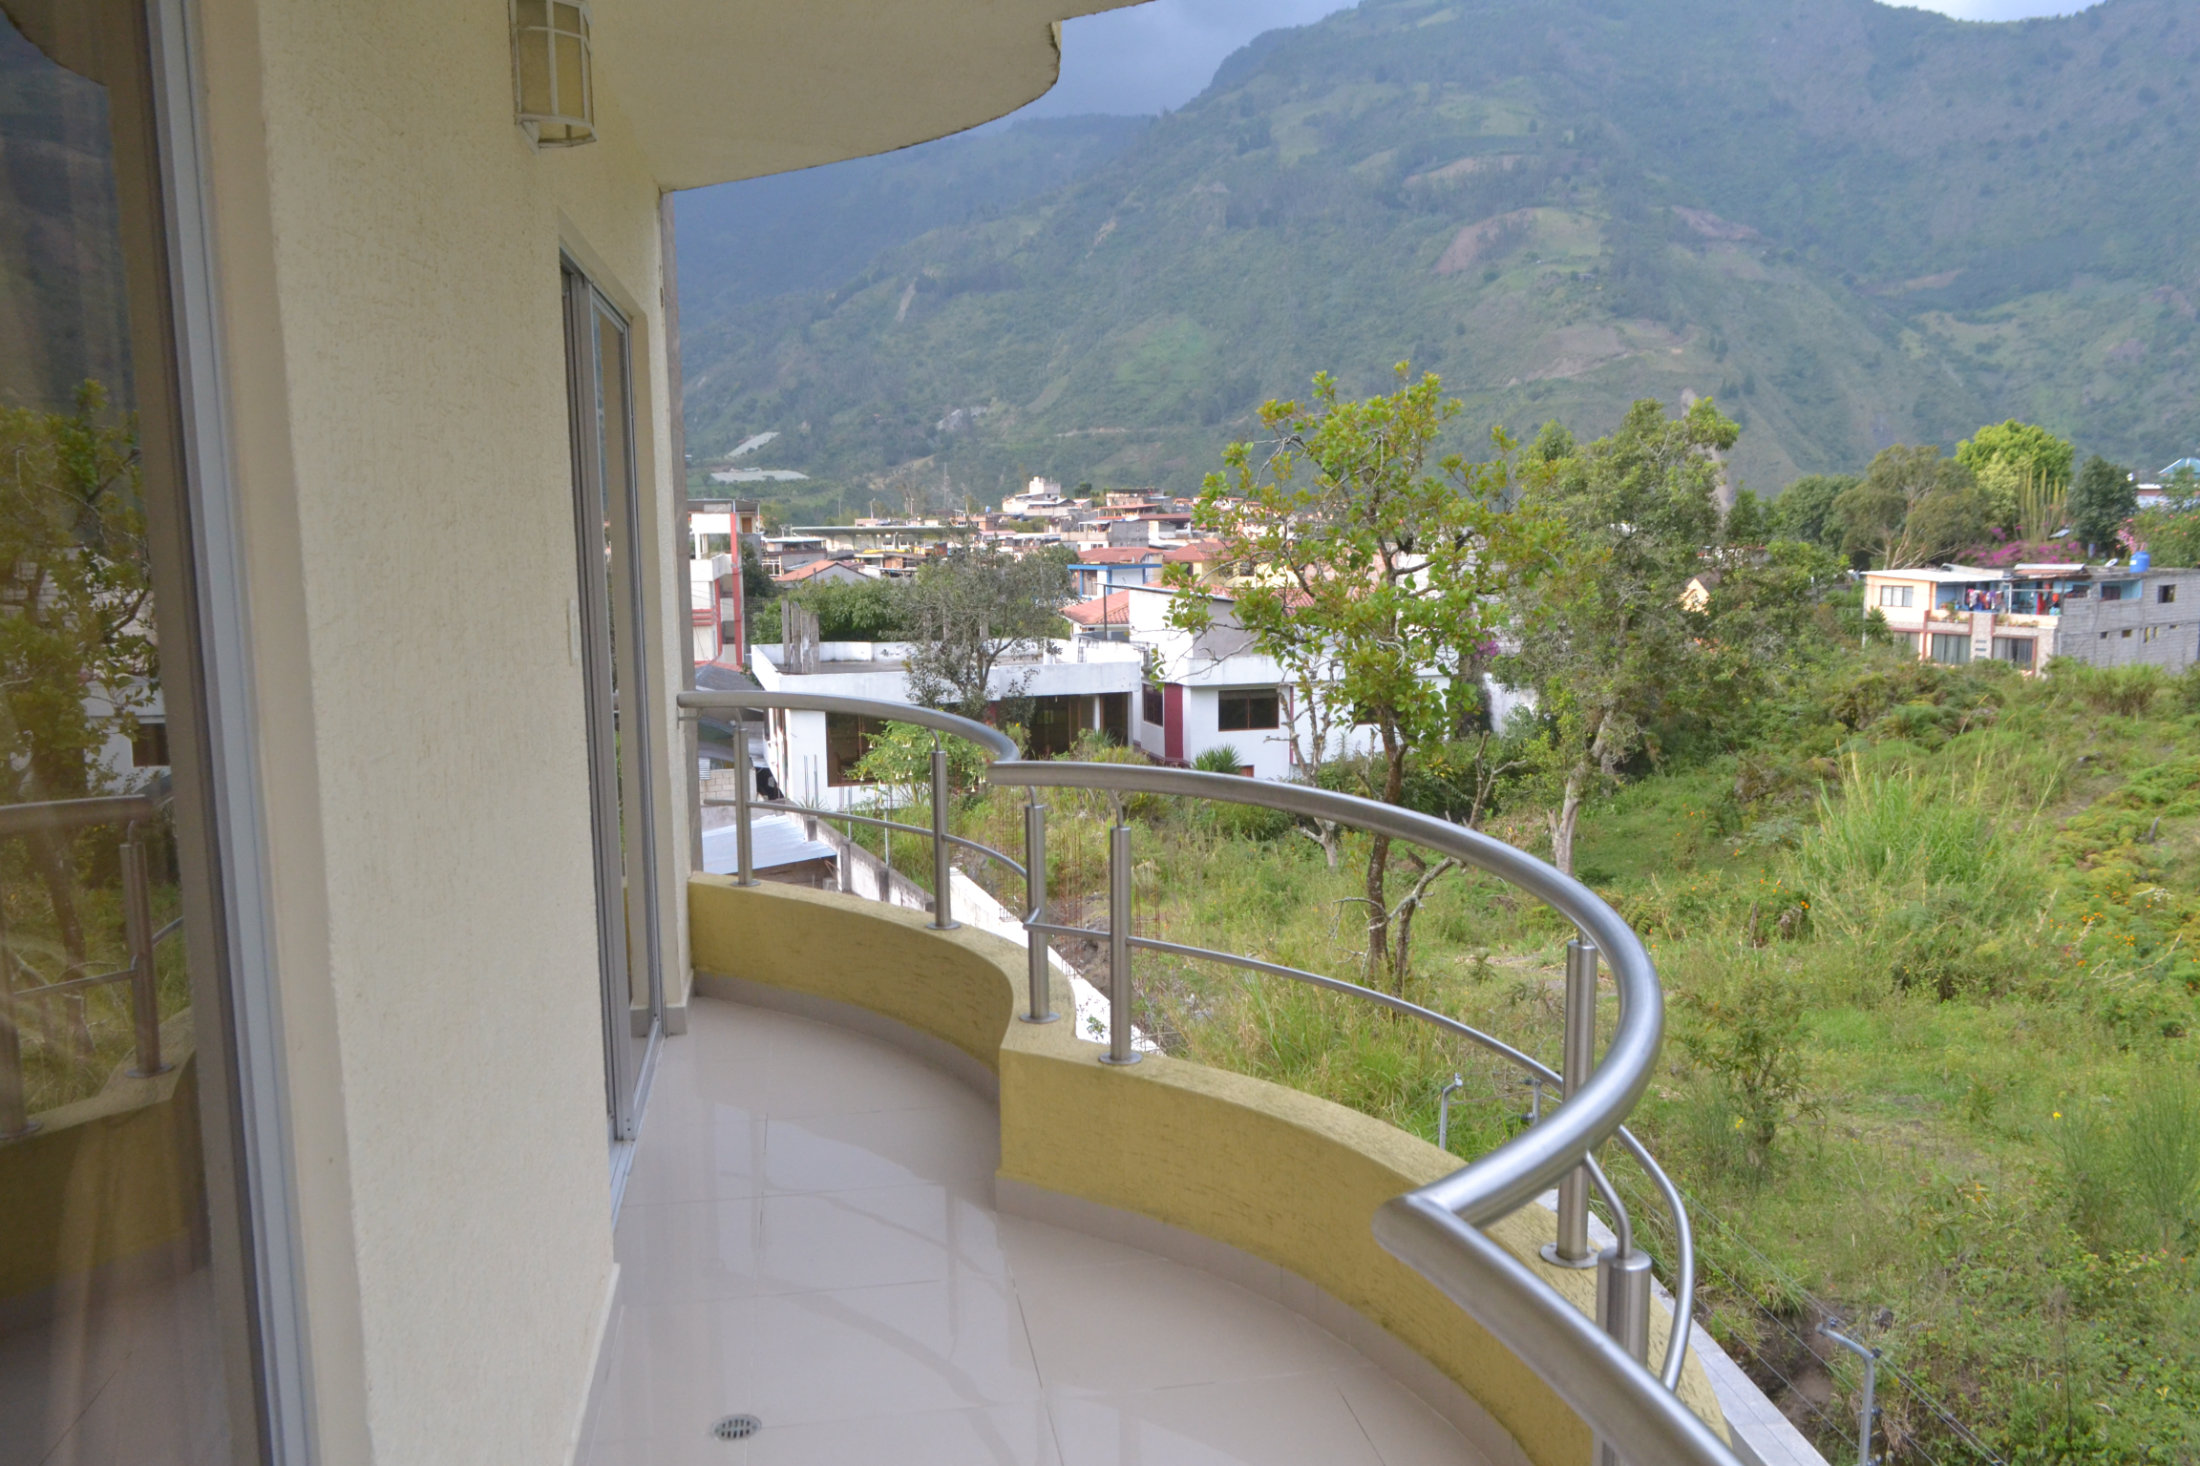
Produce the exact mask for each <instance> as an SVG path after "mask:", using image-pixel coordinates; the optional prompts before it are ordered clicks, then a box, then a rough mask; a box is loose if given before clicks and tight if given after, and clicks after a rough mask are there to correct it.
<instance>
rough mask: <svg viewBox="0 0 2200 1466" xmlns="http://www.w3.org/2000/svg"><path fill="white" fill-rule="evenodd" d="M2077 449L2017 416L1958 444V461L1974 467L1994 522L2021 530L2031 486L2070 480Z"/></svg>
mask: <svg viewBox="0 0 2200 1466" xmlns="http://www.w3.org/2000/svg"><path fill="white" fill-rule="evenodd" d="M2076 453H2077V450H2076V449H2074V448H2073V447H2072V446H2071V445H2070V444H2069V443H2068V442H2067V441H2065V440H2064V439H2061V438H2058V437H2056V436H2055V435H2054V434H2053V433H2051V432H2049V431H2048V430H2047V429H2045V428H2043V427H2041V426H2039V425H2038V424H2037V423H2028V422H2019V421H2017V420H2016V419H2015V418H2011V419H2009V421H2007V422H2002V423H1989V424H1988V425H1987V426H1985V427H1983V428H1980V429H1979V430H1978V431H1977V432H1975V433H1973V434H1972V435H1971V436H1970V437H1968V438H1966V439H1964V440H1963V441H1962V442H1960V443H1958V444H1956V462H1958V463H1960V464H1962V465H1963V466H1964V467H1965V468H1967V469H1969V470H1970V471H1971V478H1972V480H1973V481H1974V482H1975V483H1976V484H1977V486H1978V491H1979V493H1980V495H1981V496H1982V498H1983V499H1984V504H1985V513H1986V517H1987V520H1988V522H1989V523H1991V524H1992V525H1993V526H1994V527H1996V528H1999V529H2004V530H2013V529H2015V528H2017V526H2018V523H2019V520H2020V517H2021V508H2022V503H2023V499H2024V496H2025V494H2026V492H2027V491H2028V490H2029V491H2031V492H2034V493H2037V492H2039V491H2041V490H2049V489H2052V488H2057V487H2060V486H2062V485H2065V484H2068V483H2069V482H2070V466H2071V464H2072V463H2073V462H2074V461H2075V459H2076Z"/></svg>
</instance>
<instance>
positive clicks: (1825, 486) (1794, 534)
mask: <svg viewBox="0 0 2200 1466" xmlns="http://www.w3.org/2000/svg"><path fill="white" fill-rule="evenodd" d="M1862 482H1863V480H1862V479H1860V478H1858V477H1857V476H1856V475H1854V474H1849V473H1812V474H1805V475H1804V476H1803V477H1801V478H1799V479H1797V480H1796V481H1795V482H1794V483H1792V484H1789V485H1788V486H1787V488H1785V489H1784V490H1782V491H1781V493H1780V497H1778V498H1777V499H1774V500H1773V501H1772V504H1771V507H1770V510H1769V513H1770V514H1771V516H1772V527H1773V530H1774V531H1775V532H1776V533H1777V534H1778V535H1779V536H1780V538H1782V539H1789V540H1801V541H1802V542H1803V543H1804V544H1807V545H1823V546H1824V547H1825V548H1827V549H1829V550H1838V549H1839V548H1840V547H1841V531H1840V528H1839V526H1837V525H1836V524H1835V523H1834V522H1833V504H1834V501H1835V500H1836V499H1838V498H1840V497H1841V496H1842V495H1843V494H1845V493H1847V492H1848V491H1849V490H1851V489H1853V488H1855V487H1856V486H1857V485H1858V484H1860V483H1862Z"/></svg>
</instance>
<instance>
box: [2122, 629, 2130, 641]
mask: <svg viewBox="0 0 2200 1466" xmlns="http://www.w3.org/2000/svg"><path fill="white" fill-rule="evenodd" d="M2123 639H2124V640H2125V641H2129V640H2131V628H2130V627H2128V626H2126V627H2125V628H2124V636H2123Z"/></svg>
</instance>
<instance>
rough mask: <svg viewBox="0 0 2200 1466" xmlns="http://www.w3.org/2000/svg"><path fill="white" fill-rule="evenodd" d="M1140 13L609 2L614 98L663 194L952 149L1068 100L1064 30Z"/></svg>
mask: <svg viewBox="0 0 2200 1466" xmlns="http://www.w3.org/2000/svg"><path fill="white" fill-rule="evenodd" d="M1126 3H1130V0H609V3H599V4H598V5H596V6H595V7H594V9H595V35H596V64H597V69H598V80H599V84H600V86H601V88H602V90H603V93H604V95H605V96H606V98H607V99H608V100H610V101H611V103H612V105H614V106H616V107H617V108H618V110H619V111H620V113H621V114H623V116H624V117H625V118H626V120H627V121H628V122H629V123H630V124H631V125H632V126H633V128H634V130H635V132H636V133H637V134H638V136H639V138H640V141H641V144H642V147H643V149H644V150H645V151H646V153H647V154H648V156H649V159H650V163H651V166H652V168H653V169H654V170H655V172H656V175H657V181H658V183H659V185H660V186H661V187H664V188H668V189H669V188H700V187H702V186H704V185H706V184H712V183H726V182H730V181H731V180H733V179H737V178H755V177H758V176H760V175H762V174H766V173H783V172H786V171H788V170H791V169H795V168H811V167H815V166H817V165H818V164H820V163H833V162H838V161H839V160H841V159H843V158H856V157H862V156H864V155H866V154H869V153H882V152H887V151H890V150H891V149H894V148H902V147H908V146H910V145H911V144H913V143H920V142H925V141H928V140H930V139H932V138H936V137H944V136H946V135H947V134H948V133H951V132H960V131H962V130H963V129H964V128H968V127H975V126H977V125H978V124H979V123H981V122H988V121H991V120H992V119H993V118H996V117H1000V116H1003V115H1005V114H1007V113H1009V112H1013V111H1015V110H1016V109H1017V108H1018V107H1021V106H1023V105H1024V104H1025V103H1026V102H1029V101H1031V100H1032V99H1033V98H1035V97H1038V96H1040V95H1041V94H1043V93H1044V92H1045V91H1046V90H1047V89H1048V88H1049V87H1051V86H1053V85H1054V81H1055V77H1056V74H1057V72H1058V70H1059V68H1060V62H1061V48H1060V31H1059V29H1058V27H1059V24H1060V22H1062V21H1063V20H1067V19H1070V18H1072V17H1074V16H1079V15H1090V14H1093V13H1095V12H1098V11H1102V10H1113V9H1117V8H1120V7H1121V6H1122V5H1124V4H1126Z"/></svg>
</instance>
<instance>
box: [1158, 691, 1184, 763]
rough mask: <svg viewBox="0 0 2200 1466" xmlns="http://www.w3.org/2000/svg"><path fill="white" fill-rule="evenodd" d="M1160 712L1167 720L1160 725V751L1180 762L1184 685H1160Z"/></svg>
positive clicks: (1182, 743)
mask: <svg viewBox="0 0 2200 1466" xmlns="http://www.w3.org/2000/svg"><path fill="white" fill-rule="evenodd" d="M1161 712H1162V716H1163V717H1164V718H1165V719H1166V720H1167V721H1165V722H1164V723H1162V725H1161V751H1162V753H1163V754H1164V755H1165V756H1166V757H1169V758H1173V759H1177V760H1179V761H1181V760H1182V759H1183V757H1184V685H1183V684H1182V683H1180V682H1167V683H1163V684H1162V687H1161Z"/></svg>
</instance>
